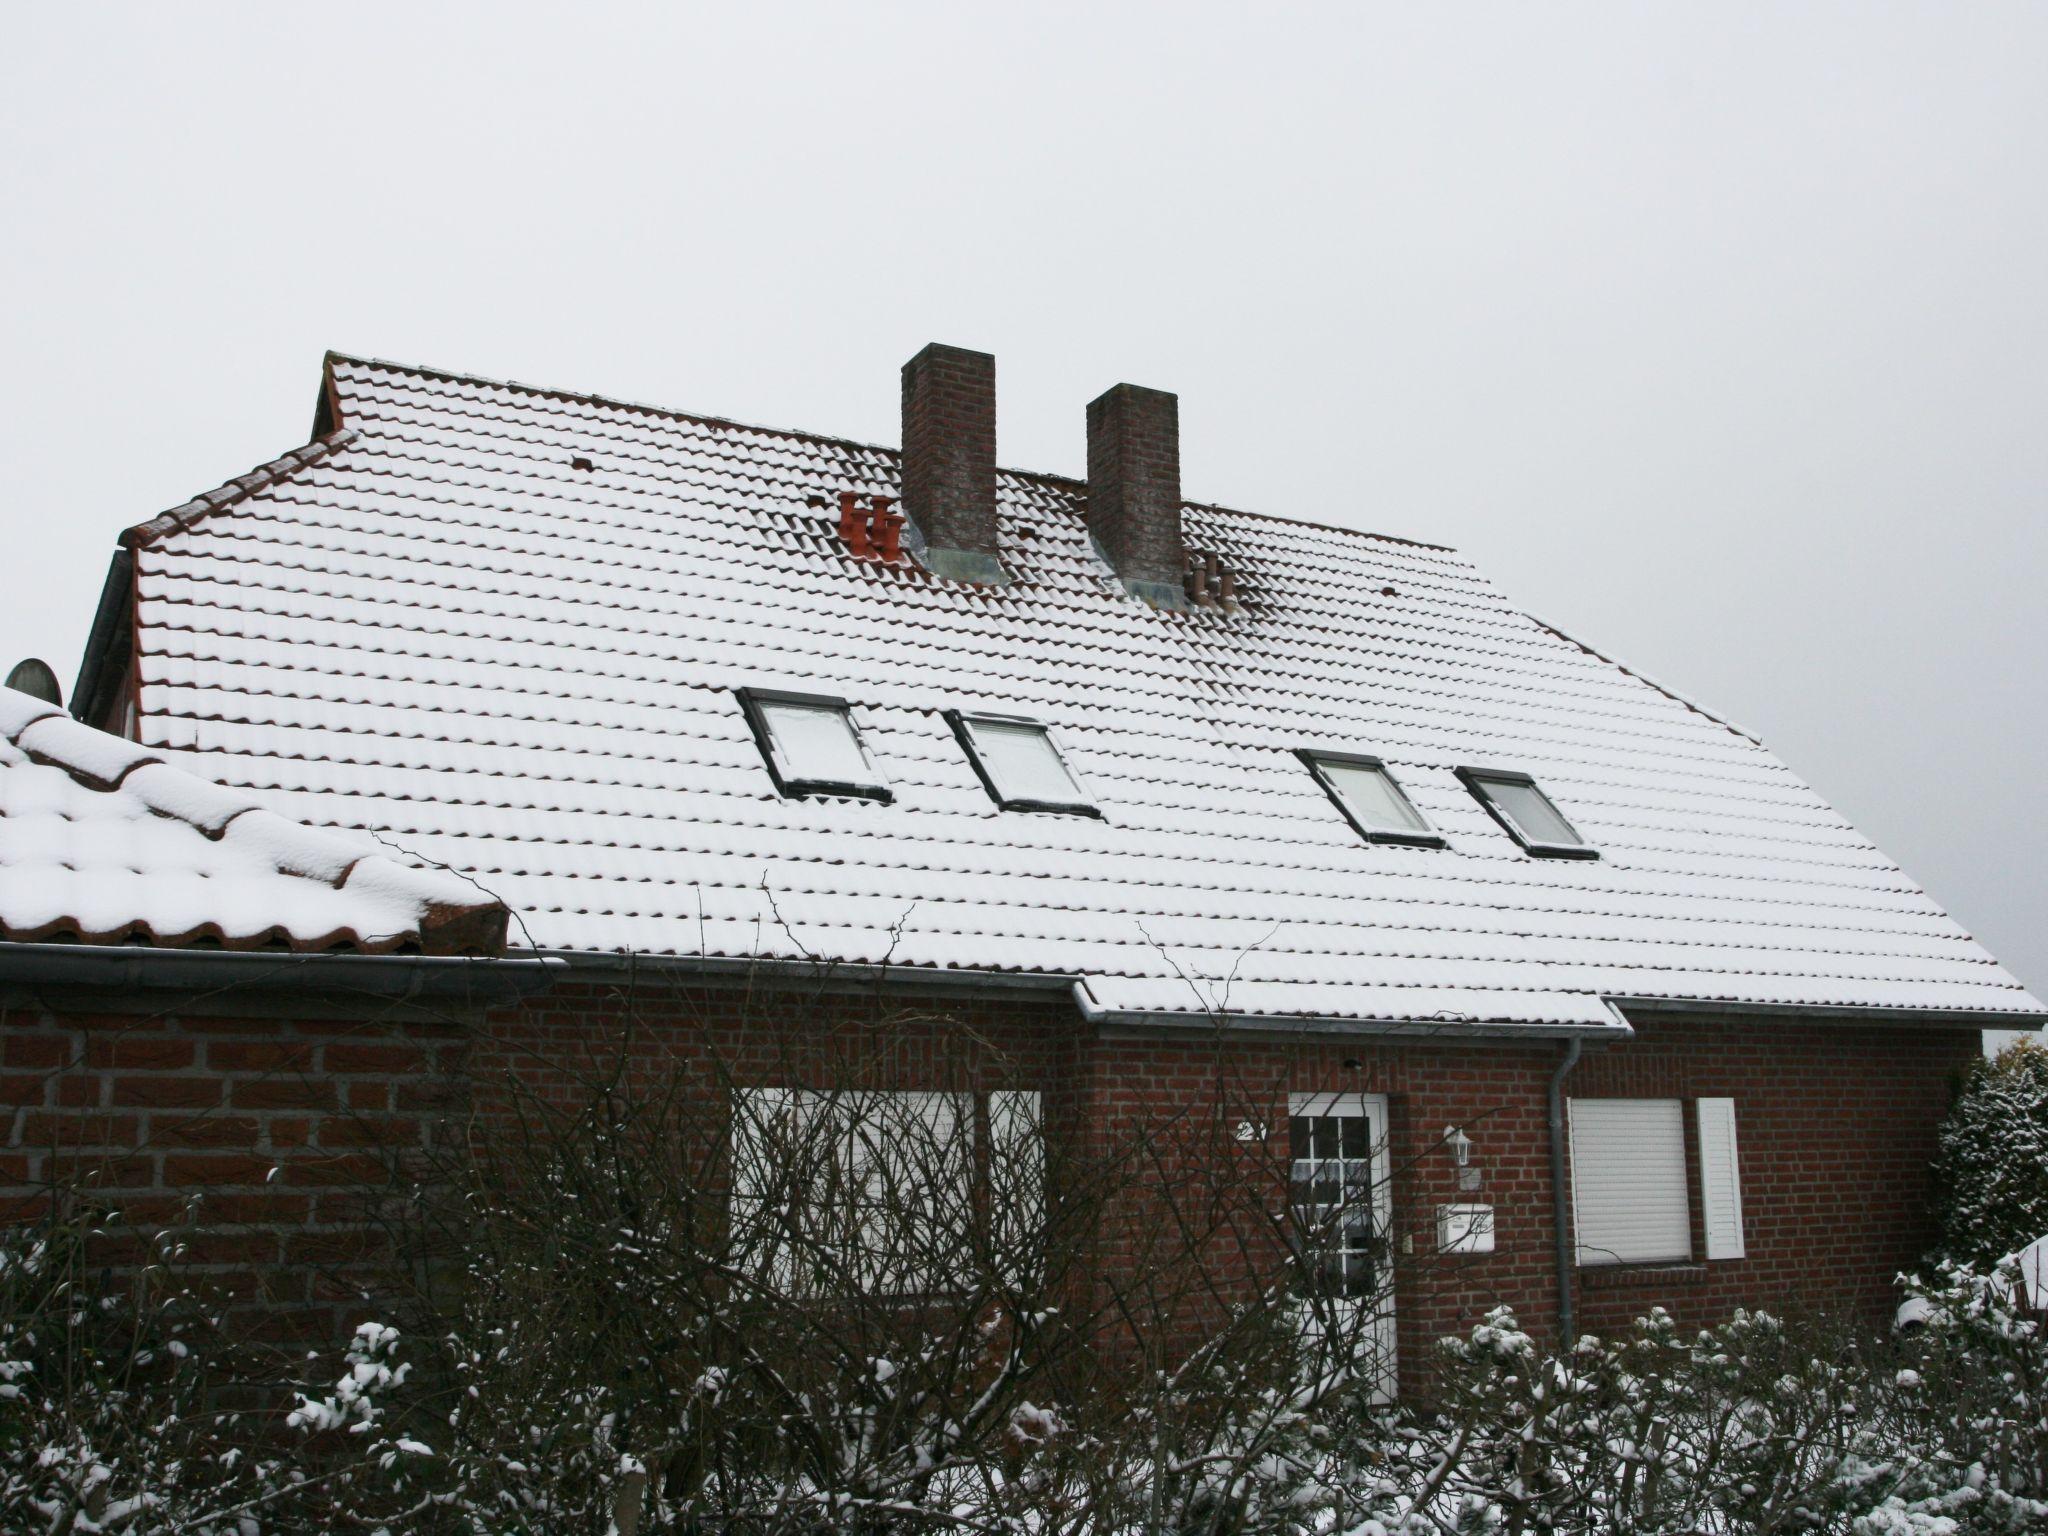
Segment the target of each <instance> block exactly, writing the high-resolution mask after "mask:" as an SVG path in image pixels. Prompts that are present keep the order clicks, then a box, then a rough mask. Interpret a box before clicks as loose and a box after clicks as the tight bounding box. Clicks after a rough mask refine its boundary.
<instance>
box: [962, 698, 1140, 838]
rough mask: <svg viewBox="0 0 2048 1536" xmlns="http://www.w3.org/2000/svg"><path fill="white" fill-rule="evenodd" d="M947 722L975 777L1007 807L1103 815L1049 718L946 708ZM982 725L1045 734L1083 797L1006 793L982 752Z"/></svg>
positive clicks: (1016, 809) (1054, 812)
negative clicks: (977, 730) (1026, 796)
mask: <svg viewBox="0 0 2048 1536" xmlns="http://www.w3.org/2000/svg"><path fill="white" fill-rule="evenodd" d="M946 723H947V724H948V725H950V726H952V728H953V734H954V735H955V736H956V737H958V738H959V740H960V746H961V749H962V750H963V751H964V752H966V754H967V761H968V762H969V763H970V764H972V765H973V768H974V774H975V777H976V778H978V779H980V780H981V787H982V788H983V789H985V790H987V791H988V797H989V799H991V800H993V801H995V803H996V804H997V805H999V806H1001V807H1002V808H1003V809H1004V810H1006V811H1038V812H1043V813H1046V814H1049V815H1055V816H1093V817H1095V818H1096V819H1097V820H1100V819H1102V811H1101V808H1100V807H1099V806H1098V805H1097V804H1096V803H1095V797H1094V795H1093V794H1092V793H1090V791H1089V789H1088V786H1087V785H1086V784H1085V783H1083V782H1082V779H1081V775H1080V774H1079V773H1078V772H1076V771H1075V769H1074V760H1073V758H1072V757H1071V756H1070V755H1069V754H1068V752H1067V744H1066V743H1065V742H1064V741H1062V740H1061V739H1060V734H1059V732H1058V731H1056V730H1055V729H1054V728H1053V727H1052V726H1051V725H1050V724H1048V723H1047V722H1046V721H1043V720H1034V719H1032V718H1031V717H1030V716H1028V715H999V714H994V713H991V712H989V711H986V710H959V709H949V710H947V711H946ZM981 725H1008V726H1026V727H1029V728H1030V729H1032V730H1035V731H1037V732H1038V733H1039V734H1040V735H1042V736H1043V737H1044V738H1045V743H1046V745H1047V746H1049V747H1051V748H1052V751H1053V755H1054V756H1055V757H1057V758H1058V759H1059V762H1060V767H1061V768H1062V769H1063V770H1064V771H1065V772H1066V775H1067V777H1068V778H1069V779H1071V780H1072V781H1073V784H1074V790H1075V793H1076V794H1078V795H1079V796H1080V797H1081V798H1080V799H1078V800H1033V799H1019V798H1017V797H1015V796H1009V795H1005V794H1004V793H1003V791H1002V787H1001V785H999V784H998V783H997V782H996V776H995V774H994V773H993V772H992V771H990V769H989V766H988V763H987V761H986V760H985V759H984V758H983V756H982V752H981V742H980V740H979V739H978V738H977V737H976V735H975V728H976V727H977V726H981Z"/></svg>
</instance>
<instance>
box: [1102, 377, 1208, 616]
mask: <svg viewBox="0 0 2048 1536" xmlns="http://www.w3.org/2000/svg"><path fill="white" fill-rule="evenodd" d="M1088 531H1089V533H1090V534H1092V535H1094V538H1095V542H1096V544H1097V545H1099V546H1100V547H1101V550H1102V553H1103V556H1104V558H1106V559H1107V560H1108V561H1109V563H1110V565H1111V567H1112V568H1113V569H1114V570H1115V571H1116V573H1117V575H1118V576H1119V577H1120V578H1122V580H1123V584H1124V589H1125V590H1126V591H1128V592H1129V593H1130V594H1131V595H1132V596H1133V597H1141V598H1143V599H1144V600H1145V601H1146V602H1148V603H1151V604H1153V605H1154V606H1156V607H1160V608H1185V607H1187V606H1188V598H1187V590H1186V585H1185V583H1186V576H1187V549H1186V545H1185V544H1184V543H1183V541H1182V538H1181V527H1180V398H1179V396H1177V395H1169V394H1167V393H1166V391H1164V390H1161V389H1145V388H1142V387H1140V386H1139V385H1136V384H1118V385H1116V386H1115V387H1114V388H1112V389H1109V390H1107V391H1105V392H1104V393H1103V394H1102V395H1100V396H1098V397H1097V398H1096V399H1095V400H1093V401H1092V402H1090V404H1089V406H1088Z"/></svg>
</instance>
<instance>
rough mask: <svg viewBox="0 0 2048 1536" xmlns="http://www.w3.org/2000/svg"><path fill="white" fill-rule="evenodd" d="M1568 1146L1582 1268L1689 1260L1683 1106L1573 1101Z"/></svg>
mask: <svg viewBox="0 0 2048 1536" xmlns="http://www.w3.org/2000/svg"><path fill="white" fill-rule="evenodd" d="M1571 1139H1572V1214H1573V1219H1574V1224H1575V1225H1576V1226H1577V1228H1578V1255H1579V1263H1581V1264H1584V1265H1591V1264H1659V1263H1670V1262H1672V1261H1673V1260H1679V1259H1689V1258H1691V1257H1692V1220H1691V1214H1690V1211H1689V1209H1688V1207H1687V1203H1686V1197H1685V1107H1684V1105H1683V1104H1681V1103H1680V1101H1679V1100H1677V1099H1573V1100H1572V1101H1571Z"/></svg>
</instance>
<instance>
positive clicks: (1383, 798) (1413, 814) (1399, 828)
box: [1301, 752, 1444, 848]
mask: <svg viewBox="0 0 2048 1536" xmlns="http://www.w3.org/2000/svg"><path fill="white" fill-rule="evenodd" d="M1301 760H1302V761H1303V762H1305V763H1307V764H1308V766H1309V771H1310V772H1312V773H1314V774H1315V776H1316V781H1317V782H1318V783H1320V784H1321V785H1322V786H1323V789H1324V791H1325V792H1326V793H1327V794H1328V795H1329V797H1330V798H1331V800H1333V801H1335V802H1336V805H1337V809H1338V810H1340V811H1342V812H1343V813H1344V817H1345V819H1346V820H1347V821H1349V822H1350V823H1351V825H1352V826H1353V827H1355V828H1356V829H1357V830H1358V835H1359V836H1360V837H1363V838H1364V839H1365V840H1366V841H1367V842H1369V843H1406V844H1408V845H1410V846H1411V847H1416V848H1441V847H1443V845H1444V840H1443V839H1442V838H1441V837H1439V836H1438V835H1437V832H1436V829H1435V828H1434V827H1432V826H1431V825H1430V824H1429V818H1427V817H1426V816H1424V815H1423V814H1422V812H1420V811H1418V810H1417V809H1415V805H1414V802H1412V801H1411V800H1409V798H1408V796H1407V794H1406V793H1405V792H1404V791H1403V790H1402V788H1401V786H1400V785H1399V784H1398V783H1396V782H1395V779H1394V776H1393V774H1391V773H1389V772H1388V771H1387V765H1386V764H1385V763H1383V762H1381V761H1380V760H1379V759H1378V758H1376V757H1359V756H1357V755H1355V754H1353V753H1349V752H1303V753H1302V754H1301Z"/></svg>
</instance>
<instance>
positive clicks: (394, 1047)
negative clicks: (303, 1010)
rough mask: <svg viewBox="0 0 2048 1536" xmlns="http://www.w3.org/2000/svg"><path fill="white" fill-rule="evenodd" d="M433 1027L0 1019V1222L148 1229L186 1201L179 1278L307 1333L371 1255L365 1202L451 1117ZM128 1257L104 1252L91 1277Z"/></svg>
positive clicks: (37, 1013) (457, 1035)
mask: <svg viewBox="0 0 2048 1536" xmlns="http://www.w3.org/2000/svg"><path fill="white" fill-rule="evenodd" d="M464 1049H465V1042H464V1034H463V1031H462V1030H461V1029H460V1028H458V1027H457V1026H456V1025H455V1024H454V1023H453V1022H413V1023H408V1024H392V1023H381V1022H380V1023H367V1022H362V1021H352V1020H344V1021H339V1022H317V1021H306V1020H297V1021H293V1020H283V1019H279V1018H276V1017H275V1016H256V1017H221V1016H210V1015H207V1014H205V1013H191V1014H169V1013H159V1014H138V1013H125V1012H123V1013H76V1012H70V1011H65V1012H61V1013H58V1012H51V1011H48V1010H46V1009H42V1008H24V1007H22V1006H21V1005H20V1004H18V1003H17V1004H12V1005H10V1006H8V1007H7V1008H6V1009H5V1012H4V1016H0V1105H4V1106H6V1108H7V1109H8V1110H10V1111H11V1113H9V1114H7V1115H6V1117H5V1119H4V1121H0V1210H4V1211H5V1212H7V1213H8V1214H10V1215H13V1216H15V1217H17V1218H19V1217H22V1216H32V1215H35V1214H39V1213H40V1212H41V1211H43V1210H44V1209H45V1207H46V1203H47V1199H48V1194H49V1190H50V1188H51V1186H52V1185H53V1184H56V1185H67V1186H69V1185H76V1186H77V1187H80V1188H83V1189H85V1190H87V1191H90V1193H91V1196H92V1198H93V1199H94V1201H95V1202H96V1203H98V1204H102V1205H103V1206H104V1207H105V1208H108V1209H112V1210H117V1211H119V1212H120V1213H121V1214H122V1216H123V1217H124V1218H125V1222H124V1225H133V1226H135V1227H138V1228H143V1229H155V1228H157V1227H160V1226H163V1225H165V1224H167V1223H173V1222H175V1221H176V1219H177V1218H178V1216H179V1214H180V1212H181V1209H182V1207H183V1206H184V1204H185V1202H186V1200H187V1198H188V1197H190V1196H192V1195H195V1194H196V1195H199V1196H202V1197H203V1198H202V1200H201V1202H200V1208H199V1212H198V1217H197V1222H196V1224H195V1226H196V1230H197V1235H196V1236H194V1237H193V1238H192V1239H191V1241H190V1243H189V1246H188V1250H187V1252H186V1254H185V1262H186V1264H187V1266H188V1267H189V1271H190V1272H191V1273H192V1274H193V1275H194V1276H195V1277H197V1278H199V1279H201V1280H202V1281H203V1282H204V1283H205V1284H207V1285H208V1286H209V1287H212V1288H217V1289H218V1291H219V1292H220V1293H221V1294H223V1295H226V1296H228V1297H230V1298H239V1299H241V1300H242V1301H244V1302H247V1303H252V1304H255V1305H258V1306H261V1307H262V1308H263V1309H264V1311H265V1313H266V1315H271V1316H288V1317H290V1318H291V1319H292V1320H293V1322H294V1323H295V1324H296V1325H297V1326H300V1327H303V1328H305V1329H306V1330H308V1331H309V1332H314V1333H324V1332H326V1331H328V1330H329V1329H331V1328H332V1326H333V1325H334V1323H335V1322H336V1321H337V1320H338V1319H337V1318H336V1317H335V1316H334V1315H333V1314H335V1313H336V1312H338V1311H347V1310H349V1308H350V1307H351V1306H352V1305H356V1304H358V1303H359V1301H360V1291H361V1288H362V1285H363V1284H364V1282H365V1281H366V1279H368V1278H370V1277H371V1276H373V1275H374V1274H375V1271H374V1270H373V1269H370V1268H366V1267H365V1266H367V1265H370V1264H372V1263H373V1262H374V1261H375V1260H376V1259H377V1258H378V1257H379V1256H380V1255H381V1253H382V1252H383V1249H382V1247H381V1245H380V1241H379V1235H378V1234H377V1233H376V1232H375V1231H374V1230H372V1229H369V1228H366V1226H365V1216H366V1214H367V1212H366V1207H365V1201H366V1199H368V1198H372V1197H373V1196H374V1192H375V1191H376V1190H378V1189H379V1188H380V1187H384V1186H386V1185H387V1184H388V1182H389V1179H390V1175H391V1172H392V1170H393V1167H394V1160H395V1159H399V1158H403V1157H404V1156H405V1155H406V1154H407V1153H408V1152H409V1151H411V1150H414V1149H422V1148H424V1147H426V1146H427V1145H428V1144H429V1142H430V1140H431V1139H432V1138H433V1137H434V1136H435V1135H436V1134H439V1133H440V1131H441V1121H442V1119H443V1116H444V1115H445V1113H446V1111H447V1109H448V1108H449V1106H451V1105H453V1104H455V1103H458V1102H459V1101H460V1097H461V1080H460V1073H461V1067H462V1055H463V1052H464ZM137 1244H138V1239H136V1238H134V1237H133V1236H121V1235H116V1236H113V1237H110V1238H109V1239H108V1240H107V1242H106V1244H105V1246H104V1247H103V1249H102V1253H103V1255H104V1257H105V1258H106V1259H107V1261H108V1262H109V1263H114V1264H119V1263H121V1262H123V1261H125V1260H128V1259H131V1258H133V1257H135V1256H136V1255H137V1253H138V1252H139V1248H138V1246H137Z"/></svg>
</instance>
